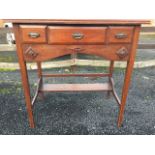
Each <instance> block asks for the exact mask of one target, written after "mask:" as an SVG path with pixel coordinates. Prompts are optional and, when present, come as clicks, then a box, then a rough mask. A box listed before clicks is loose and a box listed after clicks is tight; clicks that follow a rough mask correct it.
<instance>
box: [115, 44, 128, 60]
mask: <svg viewBox="0 0 155 155" xmlns="http://www.w3.org/2000/svg"><path fill="white" fill-rule="evenodd" d="M116 54H117V56H118V57H119V58H120V59H124V58H126V57H127V56H128V55H129V51H128V50H127V49H126V48H125V47H122V48H121V49H119V50H118V51H117V52H116Z"/></svg>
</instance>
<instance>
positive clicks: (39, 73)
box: [37, 62, 44, 99]
mask: <svg viewBox="0 0 155 155" xmlns="http://www.w3.org/2000/svg"><path fill="white" fill-rule="evenodd" d="M37 68H38V70H37V71H38V78H39V79H41V81H40V82H41V85H42V84H43V79H42V67H41V62H37ZM39 96H40V98H41V99H43V98H44V93H43V92H41V91H39Z"/></svg>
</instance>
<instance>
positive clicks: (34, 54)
mask: <svg viewBox="0 0 155 155" xmlns="http://www.w3.org/2000/svg"><path fill="white" fill-rule="evenodd" d="M24 54H25V56H26V57H28V58H30V59H35V58H37V56H38V55H39V54H38V53H37V52H36V51H34V50H33V49H32V47H29V48H28V49H27V50H26V51H25V52H24Z"/></svg>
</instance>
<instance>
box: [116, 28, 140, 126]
mask: <svg viewBox="0 0 155 155" xmlns="http://www.w3.org/2000/svg"><path fill="white" fill-rule="evenodd" d="M139 33H140V27H139V26H137V27H135V31H134V37H133V45H132V49H131V53H130V59H129V61H128V62H127V68H126V73H125V79H124V85H123V90H122V99H121V106H120V112H119V117H118V127H120V126H121V124H122V122H123V115H124V110H125V104H126V99H127V95H128V90H129V86H130V81H131V75H132V71H133V66H134V60H135V55H136V49H137V45H138V39H139Z"/></svg>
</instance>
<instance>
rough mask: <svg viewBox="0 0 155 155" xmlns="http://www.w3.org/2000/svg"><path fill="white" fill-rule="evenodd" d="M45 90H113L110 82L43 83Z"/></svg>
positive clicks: (42, 89)
mask: <svg viewBox="0 0 155 155" xmlns="http://www.w3.org/2000/svg"><path fill="white" fill-rule="evenodd" d="M40 91H43V92H81V91H112V87H111V85H110V83H103V84H101V83H95V84H43V86H42V88H41V89H40Z"/></svg>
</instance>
